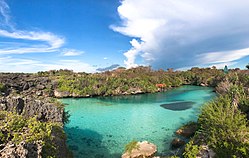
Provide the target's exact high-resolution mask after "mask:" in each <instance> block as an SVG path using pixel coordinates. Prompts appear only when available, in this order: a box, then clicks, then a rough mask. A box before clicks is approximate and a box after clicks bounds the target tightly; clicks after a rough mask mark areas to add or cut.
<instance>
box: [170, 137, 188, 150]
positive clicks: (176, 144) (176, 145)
mask: <svg viewBox="0 0 249 158" xmlns="http://www.w3.org/2000/svg"><path fill="white" fill-rule="evenodd" d="M184 144H185V141H183V140H181V139H179V138H175V139H173V140H172V142H171V148H172V149H176V148H180V147H182V146H183V145H184Z"/></svg>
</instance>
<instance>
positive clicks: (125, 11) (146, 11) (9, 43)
mask: <svg viewBox="0 0 249 158" xmlns="http://www.w3.org/2000/svg"><path fill="white" fill-rule="evenodd" d="M248 8H249V2H247V1H245V0H238V1H236V2H235V1H234V2H233V1H229V2H228V1H226V0H220V1H219V2H217V1H215V0H205V1H200V2H199V1H198V2H196V1H195V0H186V1H180V0H164V1H162V0H136V1H134V0H123V1H119V0H96V1H95V0H94V1H89V0H52V1H51V0H32V1H30V0H21V1H20V0H0V71H1V72H37V71H44V70H51V69H72V70H74V71H77V72H79V71H80V72H81V71H85V72H96V69H98V70H101V69H103V68H105V67H107V68H108V67H111V68H113V66H112V65H115V66H117V65H120V66H125V67H127V68H130V67H136V66H138V65H152V66H153V67H154V68H164V69H167V68H170V67H173V68H176V69H186V68H189V67H192V66H200V67H206V66H212V65H216V66H217V67H220V68H222V67H224V65H228V66H229V67H240V68H244V67H245V65H246V64H247V63H249V21H248V20H247V17H249V11H248Z"/></svg>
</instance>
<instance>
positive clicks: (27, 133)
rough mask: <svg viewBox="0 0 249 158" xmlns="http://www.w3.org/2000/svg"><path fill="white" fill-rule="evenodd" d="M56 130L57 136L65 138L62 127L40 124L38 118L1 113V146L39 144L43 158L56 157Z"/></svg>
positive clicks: (48, 123) (46, 123)
mask: <svg viewBox="0 0 249 158" xmlns="http://www.w3.org/2000/svg"><path fill="white" fill-rule="evenodd" d="M54 130H56V132H57V136H58V135H59V136H60V137H62V138H65V137H66V136H65V133H64V132H63V130H62V128H61V125H60V124H58V123H51V122H40V121H37V118H35V117H31V118H24V117H23V116H21V115H18V114H15V113H12V112H6V111H0V144H1V146H5V145H6V144H7V143H9V142H12V144H15V145H17V144H19V143H21V142H23V141H24V142H25V143H37V142H39V145H41V147H42V153H41V155H42V157H56V155H58V153H57V152H59V151H58V150H57V146H56V144H55V143H54V141H53V139H54V135H53V132H54Z"/></svg>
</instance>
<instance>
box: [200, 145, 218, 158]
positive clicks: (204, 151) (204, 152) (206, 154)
mask: <svg viewBox="0 0 249 158" xmlns="http://www.w3.org/2000/svg"><path fill="white" fill-rule="evenodd" d="M214 157H215V152H214V151H213V150H212V149H210V148H209V147H208V146H207V145H202V146H201V150H200V152H199V154H198V155H197V157H196V158H214Z"/></svg>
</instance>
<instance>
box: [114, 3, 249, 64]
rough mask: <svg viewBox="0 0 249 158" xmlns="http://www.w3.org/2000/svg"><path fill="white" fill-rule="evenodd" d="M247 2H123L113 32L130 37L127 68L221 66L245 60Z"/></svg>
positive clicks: (248, 27)
mask: <svg viewBox="0 0 249 158" xmlns="http://www.w3.org/2000/svg"><path fill="white" fill-rule="evenodd" d="M248 7H249V1H245V0H237V1H227V0H219V1H216V0H208V1H195V0H184V1H181V0H164V1H162V0H136V1H134V0H123V1H122V3H121V5H120V6H119V7H118V13H119V15H120V18H121V20H122V24H121V25H120V26H111V28H112V29H113V30H114V31H117V32H120V33H122V34H124V35H127V36H130V37H134V39H133V40H132V41H131V49H130V50H128V51H127V52H125V53H124V55H125V57H126V58H127V59H126V60H125V62H124V63H125V65H126V66H127V67H134V66H137V63H136V59H137V57H138V56H140V57H142V58H143V59H144V61H145V62H146V63H147V64H151V65H152V66H153V67H156V68H159V67H160V68H168V67H173V68H181V67H185V66H195V65H208V64H210V65H212V64H216V65H217V64H222V63H223V64H225V63H231V62H234V61H235V60H239V59H241V58H243V57H246V56H248V55H249V21H248V20H247V17H248V16H249V10H248Z"/></svg>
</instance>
